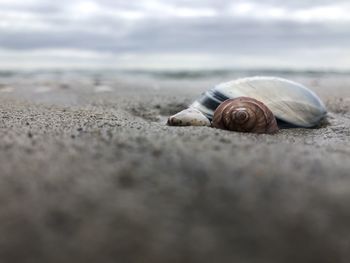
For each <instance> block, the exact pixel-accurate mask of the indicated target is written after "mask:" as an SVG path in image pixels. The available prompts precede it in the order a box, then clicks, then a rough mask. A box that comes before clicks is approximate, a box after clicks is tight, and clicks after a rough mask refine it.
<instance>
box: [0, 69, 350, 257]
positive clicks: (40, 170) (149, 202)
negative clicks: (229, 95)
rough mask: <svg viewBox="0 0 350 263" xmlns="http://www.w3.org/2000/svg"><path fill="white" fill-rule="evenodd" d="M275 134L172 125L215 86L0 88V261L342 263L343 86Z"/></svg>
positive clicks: (343, 82) (71, 80)
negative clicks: (319, 116) (307, 117)
mask: <svg viewBox="0 0 350 263" xmlns="http://www.w3.org/2000/svg"><path fill="white" fill-rule="evenodd" d="M290 78H291V79H293V80H297V81H300V82H302V83H303V84H305V85H308V86H309V87H310V88H311V89H312V90H314V91H315V92H316V93H317V94H318V95H319V96H320V97H321V98H322V100H324V102H325V103H326V105H327V108H328V109H329V116H328V120H327V121H326V122H323V123H322V125H321V126H320V127H318V128H317V129H288V130H281V131H280V132H279V133H278V134H276V135H256V134H244V133H234V132H229V131H222V130H217V129H213V128H209V127H168V126H166V125H165V121H166V118H167V116H168V115H169V114H173V113H175V112H176V111H178V110H181V109H183V108H184V107H185V106H186V104H188V103H190V102H191V101H192V100H193V99H194V98H196V97H197V96H198V94H200V93H201V92H203V91H205V90H206V89H207V88H209V87H211V86H212V85H213V84H214V83H216V82H218V81H223V80H228V79H224V78H223V79H220V78H208V79H205V78H204V79H203V78H201V79H190V80H189V79H185V80H183V79H179V80H169V79H152V78H136V79H126V78H121V77H115V78H100V79H97V80H96V77H91V76H90V77H89V76H85V77H79V78H77V77H76V76H69V77H65V78H62V77H60V78H54V79H51V78H50V77H47V76H44V77H42V76H41V77H40V76H39V77H38V76H37V77H35V78H34V77H33V76H29V77H25V76H21V77H18V76H14V77H11V78H2V79H1V82H0V173H1V175H0V203H1V209H0V233H1V235H0V262H35V263H37V262H50V263H51V262H53V263H54V262H75V263H77V262H201V263H202V262H244V263H246V262H259V263H262V262H293V263H295V262H298V263H299V262H318V263H319V262H332V263H333V262H348V259H349V257H350V209H349V204H350V88H349V85H350V78H347V77H346V76H338V77H334V76H327V75H325V76H316V77H315V76H312V77H305V76H291V77H290Z"/></svg>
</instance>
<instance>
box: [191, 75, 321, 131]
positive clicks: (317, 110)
mask: <svg viewBox="0 0 350 263" xmlns="http://www.w3.org/2000/svg"><path fill="white" fill-rule="evenodd" d="M242 96H244V97H249V98H253V99H256V100H258V101H260V102H262V103H264V104H265V105H266V106H267V107H268V108H269V109H270V110H271V111H272V113H273V114H274V116H275V117H276V119H277V122H278V125H279V126H280V127H313V126H316V125H317V124H318V123H319V122H320V120H321V119H323V118H324V117H325V116H326V114H327V110H326V108H325V106H324V104H323V102H322V101H321V100H320V98H319V97H318V96H317V95H316V94H315V93H314V92H312V91H311V90H309V89H308V88H306V87H304V86H303V85H301V84H299V83H296V82H293V81H290V80H286V79H282V78H276V77H250V78H243V79H238V80H234V81H230V82H226V83H222V84H219V85H217V86H215V87H214V88H212V89H210V90H208V91H207V92H205V93H204V94H203V95H202V96H201V97H199V98H198V99H197V100H196V101H195V102H193V103H192V104H191V105H190V108H194V109H197V110H199V111H200V112H201V113H202V114H203V115H204V116H205V117H207V118H208V119H209V120H212V119H213V115H214V111H215V109H216V108H217V107H218V106H219V105H220V104H221V103H222V102H224V101H225V100H227V99H233V98H237V97H242Z"/></svg>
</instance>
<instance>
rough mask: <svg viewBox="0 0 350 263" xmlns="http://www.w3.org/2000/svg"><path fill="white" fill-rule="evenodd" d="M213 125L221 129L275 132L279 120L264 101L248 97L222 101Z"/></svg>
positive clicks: (215, 113) (215, 114)
mask: <svg viewBox="0 0 350 263" xmlns="http://www.w3.org/2000/svg"><path fill="white" fill-rule="evenodd" d="M212 124H213V126H214V127H215V128H219V129H225V130H231V131H238V132H253V133H275V132H277V131H278V126H277V121H276V118H275V117H274V115H273V113H272V112H271V110H269V108H268V107H267V106H265V105H264V104H263V103H262V102H260V101H258V100H256V99H253V98H248V97H239V98H235V99H228V100H226V101H224V102H223V103H221V104H220V105H219V107H218V108H217V109H216V110H215V112H214V117H213V122H212Z"/></svg>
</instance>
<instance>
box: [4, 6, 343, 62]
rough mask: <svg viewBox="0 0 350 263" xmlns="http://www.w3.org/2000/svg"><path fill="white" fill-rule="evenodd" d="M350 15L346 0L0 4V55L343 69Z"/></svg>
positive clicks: (8, 57) (9, 57)
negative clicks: (48, 54)
mask: <svg viewBox="0 0 350 263" xmlns="http://www.w3.org/2000/svg"><path fill="white" fill-rule="evenodd" d="M349 12H350V4H349V3H347V1H341V0H338V1H326V0H314V1H308V0H306V1H292V0H289V1H288V0H284V1H283V0H266V1H258V0H251V1H235V2H233V1H226V0H193V1H186V0H167V1H165V0H163V1H161V0H139V1H125V0H114V1H113V0H99V1H97V0H77V1H73V2H72V1H68V0H60V1H49V0H27V1H19V0H0V49H2V50H3V51H2V54H3V55H2V56H3V58H7V62H8V60H9V59H11V58H14V57H15V53H16V52H15V51H16V50H19V51H21V52H20V54H19V56H23V57H27V58H28V59H29V58H30V56H26V55H25V54H27V53H28V54H29V52H34V53H35V52H37V53H35V54H36V56H37V57H38V56H42V57H43V59H44V58H45V57H46V58H47V57H48V56H46V55H44V54H47V52H49V51H50V50H54V51H57V50H61V53H60V55H57V59H62V60H63V58H64V57H65V56H62V53H64V52H67V54H69V56H75V55H74V54H76V58H77V59H82V61H83V60H84V59H87V58H86V57H81V54H94V58H93V59H92V60H93V61H96V56H97V55H98V54H99V55H100V60H101V63H103V60H105V61H108V63H110V64H114V62H115V61H119V62H120V63H121V64H123V63H124V64H125V63H126V64H128V65H130V66H131V65H132V64H133V63H134V64H135V65H136V64H138V65H140V64H142V63H140V62H138V60H139V59H141V58H143V59H144V60H145V61H148V63H146V64H148V65H151V64H152V65H154V64H156V63H154V62H152V61H151V60H152V57H154V58H155V57H156V58H157V59H158V61H159V65H161V64H162V63H163V65H164V64H165V61H166V60H167V59H166V57H167V58H168V59H169V60H170V61H168V62H167V63H166V64H167V65H168V64H169V65H170V64H171V61H173V64H174V65H175V64H176V65H177V64H181V63H183V62H184V61H185V62H187V63H186V64H190V63H191V62H189V61H190V60H191V59H192V61H193V65H195V64H201V63H202V64H203V63H204V62H207V63H208V64H210V62H209V61H212V64H215V65H216V64H218V66H219V64H220V63H221V64H222V65H223V66H225V65H226V66H228V65H231V66H232V65H233V64H235V63H228V62H226V61H224V59H225V58H228V57H229V58H230V59H234V60H235V61H239V63H238V62H237V63H236V64H240V65H241V64H242V61H243V62H244V61H246V62H249V61H251V62H249V63H251V64H252V65H254V62H253V61H254V58H255V59H256V61H273V62H274V63H277V62H278V61H279V64H281V65H282V64H286V63H285V62H288V61H292V60H293V61H294V62H293V63H292V62H290V65H292V64H293V65H294V64H297V63H296V62H295V61H298V59H296V58H298V57H299V58H300V60H299V61H300V64H301V65H310V64H318V65H324V64H325V62H327V63H328V64H330V65H331V66H332V67H336V66H338V67H339V63H340V61H342V63H344V62H343V58H344V57H346V58H349V47H350V32H349V29H348V28H349V26H350V18H349V16H348V13H349ZM13 51H14V53H11V52H13ZM315 51H317V52H318V54H322V56H323V57H322V56H319V57H317V56H316V55H314V54H315ZM38 52H39V53H38ZM84 52H85V53H84ZM54 53H55V54H58V53H59V52H54ZM6 54H8V56H5V55H6ZM40 54H41V55H40ZM150 54H152V55H150ZM106 56H109V58H110V59H106ZM291 56H294V57H293V58H292V57H291ZM337 56H341V57H337ZM49 57H50V58H52V57H53V55H52V54H51V55H50V56H49ZM201 57H202V58H203V59H202V60H201V59H200V58H201ZM295 57H296V58H295ZM186 58H189V59H186ZM204 58H205V59H204ZM215 58H217V59H215ZM89 59H90V58H89ZM308 59H314V60H315V61H314V62H313V63H310V62H309V61H307V60H308ZM326 59H327V60H326ZM214 60H215V61H217V62H215V63H213V61H214ZM181 61H182V62H181ZM195 61H197V62H195ZM201 61H202V62H201ZM220 61H221V62H220ZM7 62H6V59H3V62H2V63H3V64H4V63H7ZM99 63H100V62H99ZM106 63H107V62H106ZM243 64H247V63H243ZM266 64H272V63H266ZM277 64H278V63H277ZM287 64H288V63H287ZM345 64H346V63H345ZM345 64H342V65H341V67H343V66H344V65H345ZM99 65H100V64H99ZM346 65H347V64H346ZM313 66H317V65H313Z"/></svg>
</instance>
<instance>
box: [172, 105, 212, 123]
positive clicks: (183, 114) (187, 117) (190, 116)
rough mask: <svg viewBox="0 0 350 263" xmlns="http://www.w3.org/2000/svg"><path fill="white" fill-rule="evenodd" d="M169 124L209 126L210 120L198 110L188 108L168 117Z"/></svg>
mask: <svg viewBox="0 0 350 263" xmlns="http://www.w3.org/2000/svg"><path fill="white" fill-rule="evenodd" d="M168 125H170V126H210V125H211V124H210V121H209V119H208V118H207V117H205V116H204V115H203V114H202V113H201V112H200V111H199V110H197V109H195V108H188V109H185V110H183V111H180V112H179V113H177V114H175V115H173V116H171V117H169V119H168Z"/></svg>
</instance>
